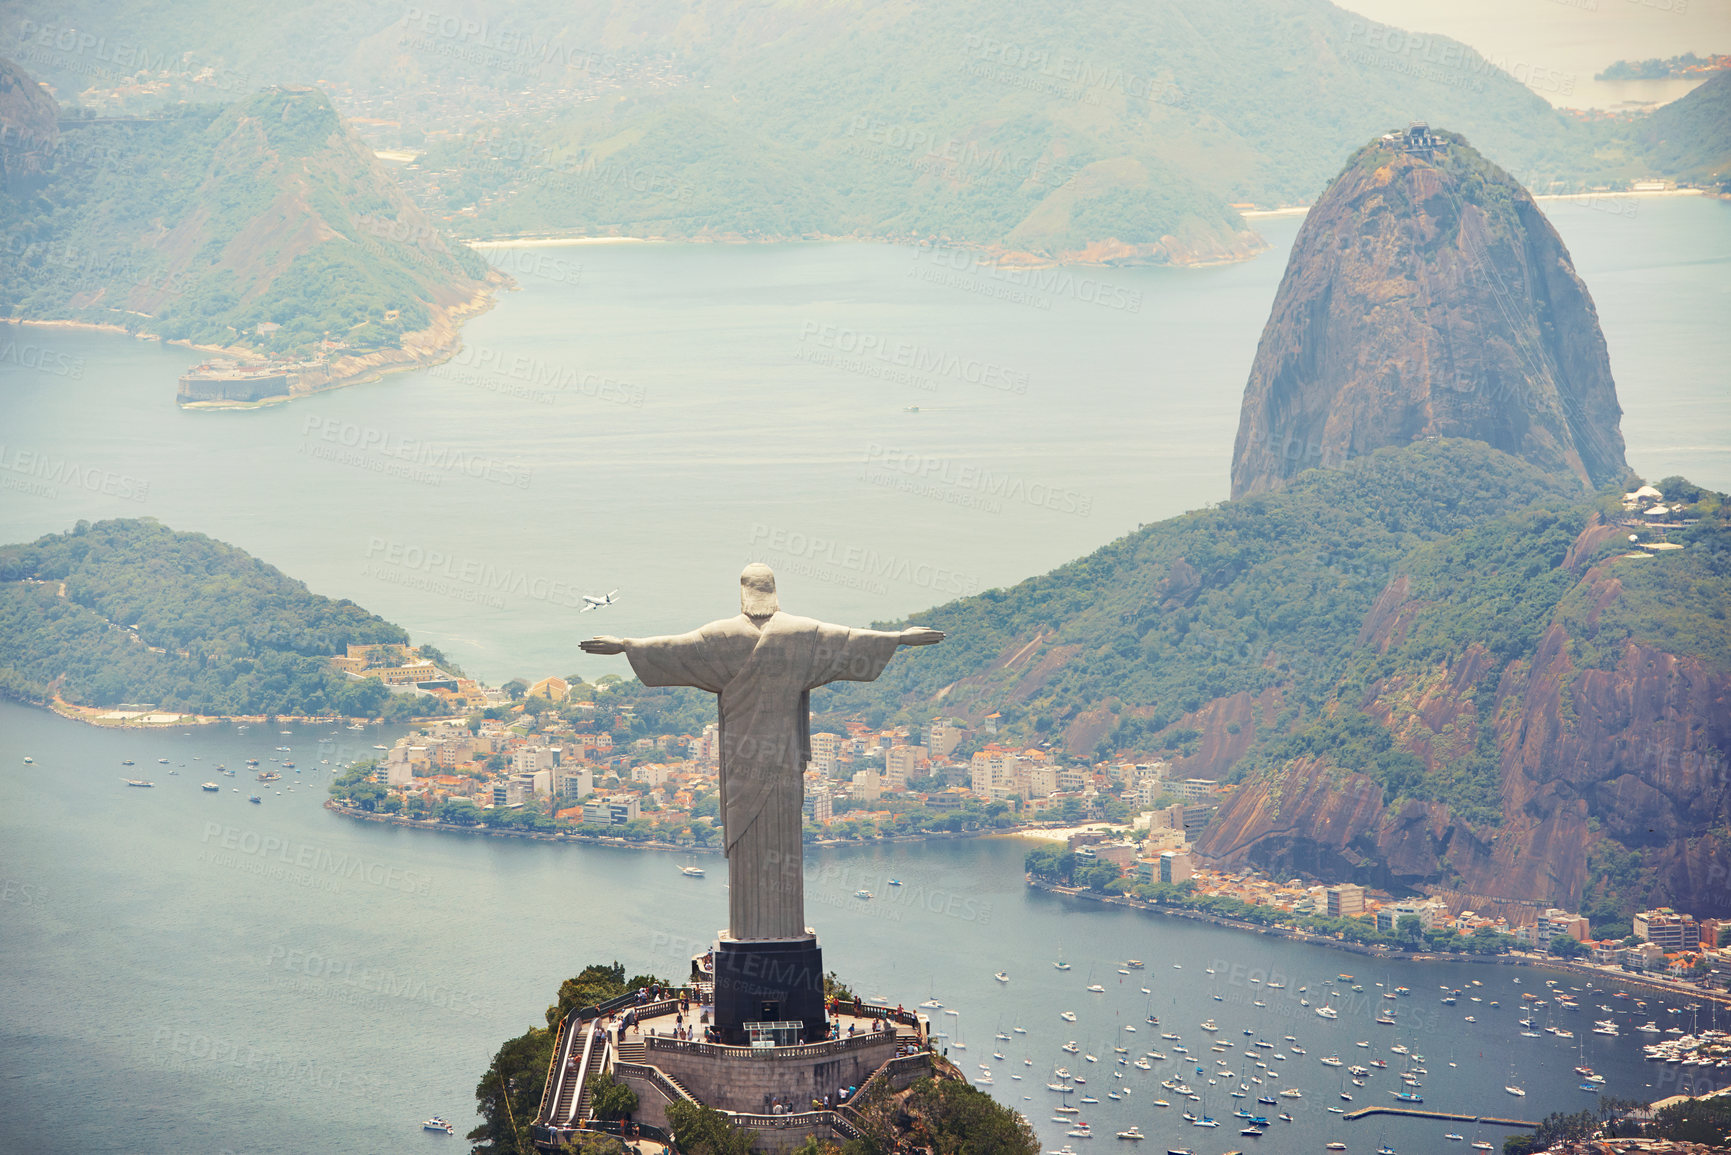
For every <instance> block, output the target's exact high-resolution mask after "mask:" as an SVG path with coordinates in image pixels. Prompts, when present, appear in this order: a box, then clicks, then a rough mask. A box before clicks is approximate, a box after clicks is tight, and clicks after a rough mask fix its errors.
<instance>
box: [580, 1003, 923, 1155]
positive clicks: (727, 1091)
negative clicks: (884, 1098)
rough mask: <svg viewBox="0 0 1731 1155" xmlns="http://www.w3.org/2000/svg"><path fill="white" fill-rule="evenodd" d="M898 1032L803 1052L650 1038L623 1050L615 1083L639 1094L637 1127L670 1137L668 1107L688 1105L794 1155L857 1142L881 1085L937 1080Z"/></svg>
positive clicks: (762, 1147)
mask: <svg viewBox="0 0 1731 1155" xmlns="http://www.w3.org/2000/svg"><path fill="white" fill-rule="evenodd" d="M911 1035H912V1032H911V1031H907V1030H906V1029H904V1030H903V1031H901V1032H898V1031H897V1030H896V1029H895V1027H894V1025H891V1026H890V1029H888V1030H885V1031H883V1032H882V1033H873V1032H871V1031H870V1030H869V1029H868V1030H867V1031H865V1032H862V1033H858V1034H855V1035H854V1036H852V1037H846V1036H844V1037H843V1038H840V1039H832V1040H830V1041H828V1042H823V1043H809V1044H802V1045H800V1046H794V1047H728V1046H718V1045H715V1044H707V1043H693V1042H682V1041H679V1040H675V1039H666V1038H656V1037H654V1036H650V1037H648V1038H646V1039H644V1040H643V1043H644V1044H645V1045H644V1049H643V1051H642V1052H641V1053H640V1054H641V1057H640V1058H639V1059H638V1061H636V1062H632V1061H631V1060H630V1058H628V1057H627V1056H635V1055H636V1054H638V1052H636V1048H631V1047H628V1048H624V1049H622V1052H623V1053H622V1054H621V1055H620V1056H619V1058H618V1059H617V1060H616V1061H615V1063H614V1066H613V1071H614V1074H615V1076H616V1077H617V1078H619V1079H620V1080H621V1081H623V1082H624V1083H626V1084H627V1085H628V1086H630V1087H631V1089H632V1090H634V1091H636V1092H637V1097H638V1112H637V1118H638V1119H639V1120H641V1121H642V1122H645V1123H649V1124H651V1125H652V1126H657V1127H662V1128H666V1127H668V1123H667V1107H668V1106H669V1105H671V1104H672V1103H673V1102H675V1101H677V1100H679V1099H682V1098H689V1099H694V1100H696V1101H698V1102H700V1103H702V1104H704V1105H705V1106H709V1107H714V1108H716V1109H718V1110H721V1111H725V1112H726V1113H727V1114H728V1116H729V1122H730V1123H732V1124H733V1125H734V1126H735V1127H739V1128H742V1129H744V1130H746V1131H747V1132H749V1133H750V1134H751V1137H752V1149H753V1150H754V1151H761V1152H784V1151H791V1150H793V1149H794V1148H796V1147H798V1146H800V1145H801V1144H802V1143H804V1142H805V1140H806V1139H808V1138H810V1137H812V1136H816V1137H818V1138H819V1139H824V1140H830V1141H834V1142H843V1141H846V1140H847V1139H851V1138H856V1137H858V1134H859V1131H858V1130H857V1127H856V1119H857V1117H855V1116H853V1115H852V1114H851V1113H850V1110H849V1107H848V1104H849V1103H850V1101H851V1100H852V1099H853V1098H854V1095H855V1094H856V1093H857V1092H859V1091H860V1090H861V1089H862V1088H866V1087H867V1086H868V1084H870V1083H872V1081H873V1079H874V1077H875V1078H876V1079H877V1080H878V1081H879V1082H880V1083H882V1084H883V1086H885V1087H887V1088H889V1089H891V1090H901V1089H903V1088H905V1087H907V1086H908V1085H909V1084H911V1083H912V1082H913V1081H914V1080H915V1079H918V1078H923V1077H925V1076H927V1075H930V1074H931V1073H932V1056H931V1055H929V1054H927V1053H925V1052H924V1051H923V1048H921V1047H920V1046H919V1044H918V1043H917V1042H916V1040H915V1038H913V1037H910V1036H911Z"/></svg>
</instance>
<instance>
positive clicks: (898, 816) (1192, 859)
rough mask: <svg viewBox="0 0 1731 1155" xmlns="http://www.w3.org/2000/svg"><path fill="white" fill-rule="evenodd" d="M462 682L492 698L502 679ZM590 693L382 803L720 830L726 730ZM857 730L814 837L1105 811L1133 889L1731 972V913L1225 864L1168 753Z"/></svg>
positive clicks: (392, 753)
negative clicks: (1072, 755)
mask: <svg viewBox="0 0 1731 1155" xmlns="http://www.w3.org/2000/svg"><path fill="white" fill-rule="evenodd" d="M339 660H340V661H342V662H344V663H346V664H347V665H349V666H351V667H352V668H353V669H352V673H353V674H354V675H355V676H374V674H375V673H378V674H379V676H381V677H383V676H385V675H384V674H383V673H380V672H393V671H404V670H419V669H421V659H419V658H418V657H417V656H416V655H414V654H413V653H411V652H408V651H406V650H404V648H402V647H391V646H378V647H356V648H355V650H354V651H351V653H349V654H347V655H345V656H344V657H343V658H342V659H339ZM409 684H410V683H404V685H409ZM531 690H533V691H539V694H531V693H530V692H529V691H531ZM398 692H405V691H403V690H401V689H399V691H398ZM412 692H432V693H439V694H447V695H450V694H451V692H450V691H446V690H434V691H421V690H415V691H412ZM464 693H465V694H469V695H472V696H473V697H474V698H475V699H476V700H480V701H487V700H489V694H490V693H492V692H489V691H487V690H485V689H483V688H480V687H475V688H474V689H473V690H472V691H464ZM560 694H563V695H565V697H564V698H562V699H561V698H555V695H560ZM584 694H586V695H588V696H587V697H581V696H579V695H574V693H573V687H572V686H571V685H570V684H569V683H567V682H566V681H565V680H564V679H558V678H548V679H542V680H541V681H539V682H536V683H534V685H533V686H530V687H528V688H527V689H524V690H522V698H523V701H522V702H521V703H519V704H499V703H494V704H493V705H491V706H490V707H488V708H487V709H486V710H485V711H484V712H483V713H472V714H469V715H468V716H467V717H466V718H465V719H464V720H463V721H460V722H459V721H455V720H448V721H442V722H437V723H431V724H427V725H425V726H423V727H422V728H420V729H418V730H416V731H415V732H413V733H411V734H409V735H406V736H404V737H403V738H401V739H399V740H398V741H397V743H396V744H395V745H394V746H392V747H391V748H390V749H389V750H385V751H383V752H381V754H380V755H379V756H378V757H377V759H376V766H375V767H374V769H373V771H372V773H371V774H370V776H369V781H370V782H371V783H372V784H373V788H374V789H375V790H377V791H378V792H379V795H378V796H377V797H375V798H371V799H370V800H369V808H373V809H377V810H381V811H384V812H386V813H389V814H393V815H396V816H398V817H400V818H403V819H411V820H418V821H430V822H450V823H456V824H461V825H484V826H488V827H495V828H497V827H501V826H509V825H513V824H518V823H521V824H522V825H523V826H524V827H525V829H528V830H534V831H537V832H545V833H549V834H558V833H560V832H561V831H563V832H564V833H565V835H566V836H574V835H578V834H583V835H587V836H597V837H624V838H625V839H627V840H636V841H640V842H644V841H647V842H652V843H656V844H660V845H682V846H692V847H710V848H714V847H715V846H716V845H718V843H719V837H720V824H719V803H718V786H719V782H718V779H717V774H718V754H719V750H718V744H719V734H718V731H717V728H716V726H715V725H714V724H713V723H705V724H704V726H703V727H702V728H701V730H699V732H697V733H695V734H677V733H665V734H656V733H648V734H645V733H643V732H642V727H641V722H640V720H639V719H638V718H637V715H636V713H635V712H634V709H633V707H632V706H631V705H630V704H629V703H628V702H626V701H623V700H617V699H614V700H610V697H609V695H608V694H607V693H606V692H605V691H604V690H603V689H602V688H600V687H588V688H586V689H585V690H584ZM451 697H452V700H453V701H456V700H458V698H457V696H456V695H451ZM578 697H581V700H575V699H577V698H578ZM537 698H539V699H542V700H540V701H539V704H536V701H537ZM554 707H557V708H556V709H555V708H554ZM840 729H841V730H845V732H838V731H830V732H819V733H814V734H813V735H812V743H811V750H812V755H811V760H810V762H809V763H808V765H807V769H806V775H805V797H804V817H805V821H806V823H807V824H808V835H809V836H810V837H813V838H842V839H847V838H860V837H872V836H874V835H887V834H892V833H908V834H919V833H930V832H943V831H952V830H953V831H961V830H964V829H968V828H977V827H978V826H979V825H980V824H981V823H983V822H984V821H985V819H986V818H987V817H989V816H995V818H994V821H996V822H997V823H998V824H999V825H1000V826H1014V825H1019V824H1044V825H1047V826H1050V825H1054V824H1063V823H1066V822H1068V823H1071V824H1076V823H1081V824H1088V823H1092V824H1094V826H1095V828H1094V829H1089V828H1088V827H1087V826H1086V825H1083V826H1082V827H1081V828H1075V827H1073V828H1072V831H1071V833H1070V834H1069V835H1068V843H1069V849H1071V850H1072V851H1073V852H1074V853H1075V855H1076V858H1077V861H1078V862H1080V863H1086V864H1088V865H1090V866H1091V867H1093V868H1096V871H1095V875H1094V877H1095V879H1096V882H1097V881H1098V879H1099V878H1100V877H1101V876H1100V875H1099V874H1098V868H1102V867H1103V868H1107V869H1108V870H1109V872H1110V873H1109V874H1108V875H1106V876H1105V877H1113V876H1116V877H1117V878H1118V879H1119V880H1120V883H1119V889H1124V890H1133V889H1134V888H1136V887H1138V886H1147V885H1153V884H1164V885H1167V886H1175V887H1177V886H1181V887H1184V888H1186V890H1187V892H1190V893H1194V894H1195V895H1198V896H1213V897H1218V898H1230V899H1235V900H1237V901H1239V902H1242V903H1246V904H1250V905H1252V906H1259V907H1265V908H1268V909H1269V910H1270V911H1272V912H1274V913H1276V914H1277V915H1280V916H1293V917H1303V916H1314V917H1317V918H1327V919H1337V920H1361V921H1362V922H1363V924H1364V926H1365V928H1366V933H1374V934H1375V935H1379V936H1381V938H1380V940H1373V941H1386V942H1395V941H1401V940H1403V939H1404V940H1405V941H1407V942H1409V943H1416V942H1417V941H1418V939H1417V938H1416V937H1414V936H1415V935H1416V936H1430V935H1436V934H1443V935H1445V936H1446V935H1447V932H1453V933H1454V934H1456V935H1459V936H1462V937H1463V938H1471V937H1474V936H1484V935H1495V936H1506V938H1504V939H1502V940H1501V941H1506V942H1509V943H1511V944H1512V945H1513V946H1515V947H1516V948H1518V949H1528V950H1533V951H1537V952H1553V953H1554V952H1555V951H1556V950H1558V949H1560V948H1558V945H1557V944H1558V941H1559V940H1564V939H1566V940H1569V941H1572V942H1575V943H1579V944H1580V946H1579V948H1578V950H1575V949H1573V948H1571V950H1572V953H1574V954H1576V955H1578V957H1579V959H1580V961H1582V962H1586V963H1592V964H1596V965H1600V966H1607V967H1616V968H1620V969H1626V970H1631V971H1640V972H1643V973H1658V974H1665V975H1670V976H1673V977H1681V978H1688V979H1691V980H1695V981H1702V982H1707V983H1712V984H1715V985H1731V957H1728V956H1731V920H1723V921H1721V920H1702V921H1697V920H1696V919H1695V918H1693V917H1692V916H1691V915H1689V914H1688V913H1686V912H1680V911H1676V910H1672V909H1669V908H1659V909H1655V910H1648V911H1641V912H1639V913H1638V914H1636V915H1635V916H1634V917H1633V919H1632V920H1631V922H1630V923H1629V924H1626V926H1627V927H1628V929H1629V933H1627V934H1626V936H1625V937H1624V938H1610V939H1605V940H1596V939H1594V938H1593V937H1592V935H1591V926H1590V923H1589V920H1588V919H1587V918H1586V917H1585V916H1584V915H1582V914H1580V913H1579V912H1577V911H1572V910H1566V909H1563V908H1559V907H1555V906H1550V905H1543V906H1538V905H1535V906H1531V907H1529V908H1521V907H1519V906H1518V905H1514V904H1504V905H1503V907H1502V909H1501V911H1500V913H1499V914H1497V915H1482V914H1480V913H1477V912H1475V911H1473V910H1471V909H1452V910H1451V907H1450V904H1449V903H1448V902H1446V901H1445V900H1444V899H1443V898H1441V897H1434V896H1423V895H1420V896H1404V897H1403V896H1393V895H1387V894H1382V893H1380V892H1377V891H1374V890H1372V889H1370V888H1367V887H1365V886H1364V885H1362V884H1359V883H1355V882H1349V881H1338V882H1336V881H1323V882H1316V881H1306V880H1303V879H1297V878H1271V877H1268V876H1266V875H1265V874H1263V873H1261V872H1258V871H1255V870H1249V869H1224V868H1222V867H1220V866H1219V865H1217V864H1215V863H1212V862H1209V861H1206V860H1203V859H1201V858H1200V857H1199V856H1198V855H1197V853H1196V850H1195V841H1196V838H1197V837H1198V836H1199V835H1200V833H1201V831H1202V830H1203V828H1205V827H1206V826H1207V825H1208V823H1209V822H1210V821H1211V820H1212V818H1213V816H1214V814H1215V812H1216V810H1217V806H1218V803H1219V801H1220V798H1221V796H1222V794H1224V793H1227V792H1230V791H1231V790H1232V789H1233V787H1231V786H1224V787H1223V786H1221V785H1220V784H1219V783H1216V782H1213V781H1210V780H1205V779H1196V778H1186V777H1178V776H1176V775H1174V774H1172V772H1171V766H1170V765H1169V764H1168V763H1166V762H1133V761H1119V762H1108V763H1101V764H1097V765H1088V764H1083V763H1080V762H1076V761H1073V760H1066V759H1064V758H1062V757H1059V756H1054V755H1053V754H1052V752H1051V751H1049V750H1044V749H1038V748H1034V749H1026V748H1016V747H1012V746H1007V745H1003V744H1000V743H997V742H995V741H993V740H992V737H993V735H992V733H991V732H990V730H989V729H988V728H987V727H984V726H982V727H981V728H980V729H979V730H972V729H970V728H968V727H966V726H964V725H962V724H960V723H959V722H958V721H956V720H953V719H946V720H943V721H942V722H937V723H933V724H932V725H930V726H926V727H921V728H919V729H918V730H910V729H908V728H895V727H891V728H873V727H870V726H867V725H865V724H864V723H863V722H858V721H850V722H849V723H847V724H846V726H845V727H842V728H840ZM946 816H948V817H946ZM1107 819H1110V821H1109V822H1108V821H1105V820H1107ZM1108 829H1109V830H1110V833H1108V832H1107V830H1108ZM1409 920H1411V921H1409Z"/></svg>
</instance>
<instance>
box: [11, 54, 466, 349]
mask: <svg viewBox="0 0 1731 1155" xmlns="http://www.w3.org/2000/svg"><path fill="white" fill-rule="evenodd" d="M0 72H3V73H4V74H5V76H4V80H5V85H6V86H7V87H9V89H10V91H11V92H12V93H13V96H14V98H13V99H12V100H11V101H10V102H9V103H7V102H0V125H4V126H5V130H6V131H7V133H8V140H7V151H9V152H14V151H15V152H17V153H19V154H21V155H24V156H27V157H29V158H30V159H31V160H32V161H33V164H32V166H31V168H30V171H31V173H32V179H31V180H30V181H29V182H28V183H27V184H23V183H20V184H19V187H18V188H17V189H16V190H15V194H14V195H8V196H6V197H4V198H0V253H3V254H4V259H3V260H0V316H11V317H28V318H41V319H52V320H77V321H87V322H95V323H101V324H111V325H118V326H120V327H121V328H124V329H127V330H129V331H134V332H139V333H147V334H153V335H156V336H160V337H166V338H180V339H186V340H190V341H193V342H195V343H198V344H213V345H222V346H229V347H240V348H245V349H249V350H252V351H256V352H262V353H292V354H309V353H317V352H324V351H329V350H330V349H332V348H341V349H343V350H344V351H345V352H346V353H347V354H349V355H363V356H364V355H368V354H378V353H380V352H382V351H391V350H400V349H402V348H403V347H405V345H408V346H416V345H418V346H422V347H429V346H436V345H438V344H441V343H445V344H450V345H452V347H454V326H453V324H452V321H453V318H455V317H458V316H460V315H461V314H462V313H464V312H466V311H469V310H471V309H473V308H475V307H477V305H478V303H479V302H478V300H477V298H478V297H479V295H481V294H482V293H483V291H484V289H485V281H486V278H487V273H488V270H487V267H486V264H485V262H483V261H482V260H481V259H480V258H479V257H478V256H476V255H475V254H474V253H473V252H471V251H470V250H469V249H467V248H465V247H464V246H461V245H453V244H447V243H446V241H445V240H444V239H443V237H442V235H441V234H440V233H439V231H438V230H437V229H435V228H434V227H432V225H431V224H429V223H428V221H427V220H426V218H425V217H424V216H423V215H422V214H421V213H420V212H419V211H418V210H416V209H415V208H414V206H413V205H411V204H410V203H409V202H408V201H407V200H406V199H405V198H404V196H403V194H402V192H401V191H400V189H399V188H398V187H397V185H396V184H395V182H394V181H393V180H392V179H391V178H390V177H389V176H387V175H386V173H385V172H384V169H383V168H382V166H381V165H380V164H379V162H378V161H377V160H376V159H375V158H374V157H373V155H372V152H371V150H369V149H367V148H366V147H365V146H364V145H362V144H361V143H360V142H359V141H358V140H357V139H356V138H355V137H354V136H353V135H352V134H351V133H350V132H349V131H348V129H347V127H346V126H345V125H344V124H343V122H342V120H341V119H340V118H339V117H338V116H337V114H336V112H335V110H334V109H333V108H332V107H331V104H330V102H329V100H327V99H326V98H325V96H324V95H323V94H322V93H320V92H318V91H316V90H312V89H268V90H265V91H263V92H259V93H257V94H254V95H250V96H246V97H245V98H244V99H242V100H240V101H239V102H238V103H235V104H230V105H218V104H203V105H180V106H174V107H171V108H168V109H165V110H162V111H159V112H158V113H155V114H153V115H152V116H151V117H148V118H143V119H100V118H90V117H77V116H71V117H65V118H63V119H62V120H61V121H60V123H59V124H58V125H51V126H49V127H44V128H40V129H38V130H37V131H36V132H35V133H34V134H33V135H31V136H30V137H28V138H24V137H21V136H19V135H18V131H19V130H18V129H17V126H16V125H15V124H14V123H13V122H14V119H15V116H16V115H17V114H20V112H21V110H22V109H23V107H24V105H23V100H22V97H23V95H25V94H28V93H31V92H32V91H33V90H34V91H36V92H39V90H35V86H34V81H32V80H31V79H30V78H29V77H28V76H27V75H26V74H24V73H23V72H22V71H20V70H18V69H16V68H15V67H14V66H13V65H11V64H9V63H8V62H6V61H0ZM327 342H329V343H330V344H327Z"/></svg>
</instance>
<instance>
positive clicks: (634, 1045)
mask: <svg viewBox="0 0 1731 1155" xmlns="http://www.w3.org/2000/svg"><path fill="white" fill-rule="evenodd" d="M613 1058H614V1061H615V1062H620V1063H643V1064H648V1062H649V1047H648V1046H647V1045H646V1044H645V1043H644V1042H643V1040H641V1039H639V1040H637V1041H636V1042H625V1043H620V1044H619V1045H618V1046H617V1047H615V1048H613Z"/></svg>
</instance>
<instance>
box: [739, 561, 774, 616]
mask: <svg viewBox="0 0 1731 1155" xmlns="http://www.w3.org/2000/svg"><path fill="white" fill-rule="evenodd" d="M739 609H740V612H741V613H743V614H745V615H746V616H748V617H753V618H767V617H768V616H769V615H771V614H773V613H775V612H776V611H777V610H779V609H781V603H780V602H779V601H777V600H776V596H775V571H774V570H772V569H770V568H769V567H768V566H766V565H764V564H763V563H762V562H760V561H754V562H752V563H751V564H750V565H748V566H746V567H745V569H744V570H742V571H740V575H739Z"/></svg>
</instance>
